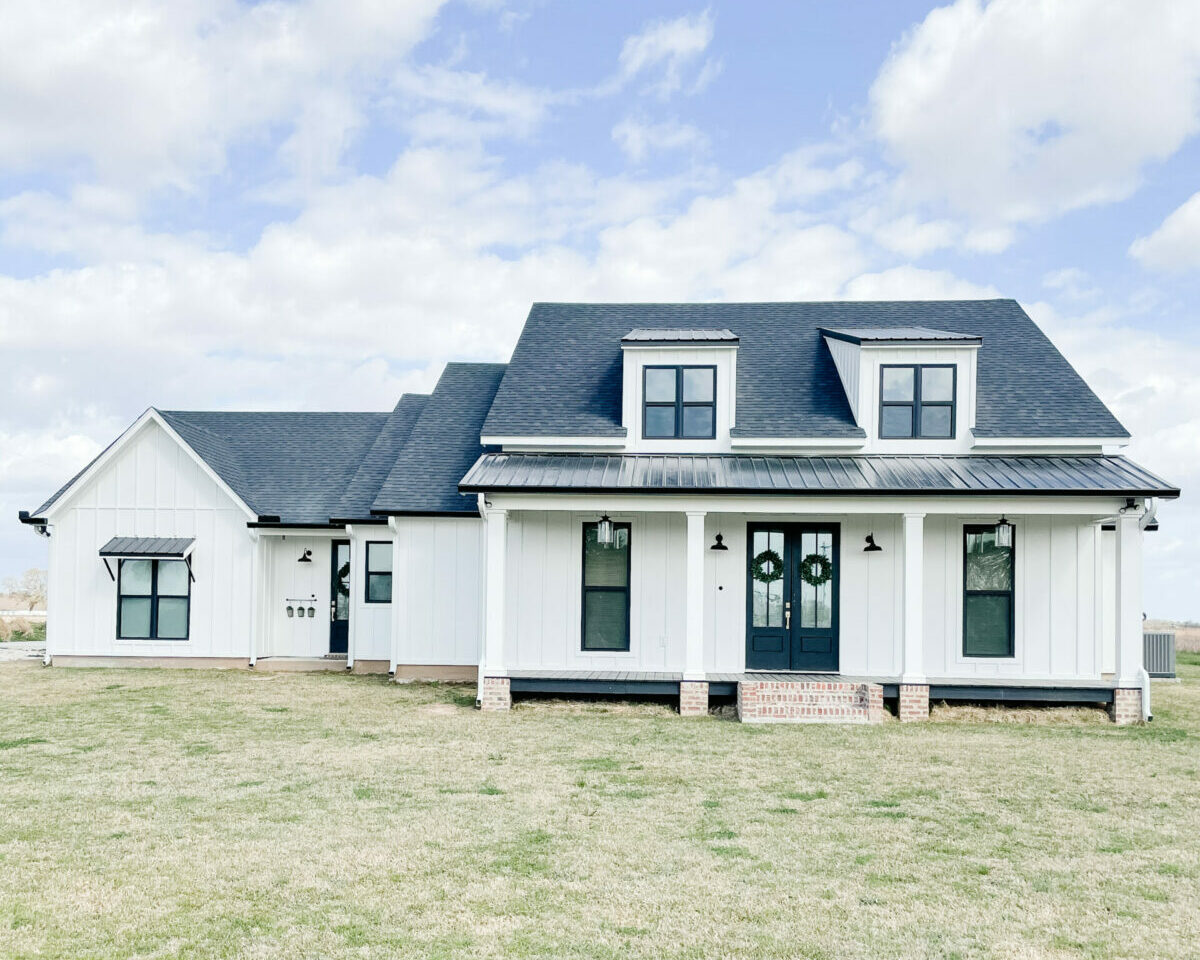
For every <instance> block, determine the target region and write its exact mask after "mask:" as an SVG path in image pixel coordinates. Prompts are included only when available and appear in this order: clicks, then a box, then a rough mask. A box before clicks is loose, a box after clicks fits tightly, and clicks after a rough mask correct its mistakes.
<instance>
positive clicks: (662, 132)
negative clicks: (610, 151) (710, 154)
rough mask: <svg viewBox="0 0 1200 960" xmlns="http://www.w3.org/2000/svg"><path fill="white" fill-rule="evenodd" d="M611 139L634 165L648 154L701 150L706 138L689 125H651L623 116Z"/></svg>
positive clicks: (667, 122) (706, 143)
mask: <svg viewBox="0 0 1200 960" xmlns="http://www.w3.org/2000/svg"><path fill="white" fill-rule="evenodd" d="M612 138H613V140H615V141H616V143H617V146H619V147H620V148H621V150H622V151H623V152H624V154H625V155H626V156H627V157H629V159H630V160H633V161H634V162H635V163H641V162H642V161H643V160H645V159H646V157H647V156H649V155H650V154H651V153H661V152H664V151H668V150H691V151H697V150H703V149H704V148H706V147H707V146H708V138H707V137H705V136H704V134H703V133H701V132H700V131H699V130H697V129H696V128H695V127H693V126H691V125H690V124H686V123H679V122H678V121H675V120H668V121H666V122H664V123H650V122H647V121H645V120H638V119H635V118H633V117H626V118H625V119H624V120H622V121H621V122H620V123H618V124H617V125H616V126H615V127H613V129H612Z"/></svg>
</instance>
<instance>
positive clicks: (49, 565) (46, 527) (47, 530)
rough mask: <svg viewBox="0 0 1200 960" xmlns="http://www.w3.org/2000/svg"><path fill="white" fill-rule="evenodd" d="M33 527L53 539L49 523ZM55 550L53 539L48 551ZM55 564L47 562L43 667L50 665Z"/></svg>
mask: <svg viewBox="0 0 1200 960" xmlns="http://www.w3.org/2000/svg"><path fill="white" fill-rule="evenodd" d="M33 529H34V532H35V533H37V535H38V536H39V537H45V538H46V539H47V540H50V539H51V537H50V525H49V524H45V525H43V526H38V527H34V528H33ZM53 550H54V545H53V541H51V544H50V551H48V552H52V551H53ZM53 566H54V565H53V564H52V563H47V564H46V567H47V571H46V650H45V652H44V653H43V654H42V666H43V667H48V666H50V590H51V580H50V575H49V574H50V568H52V567H53Z"/></svg>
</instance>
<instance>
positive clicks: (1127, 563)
mask: <svg viewBox="0 0 1200 960" xmlns="http://www.w3.org/2000/svg"><path fill="white" fill-rule="evenodd" d="M1140 519H1141V518H1140V517H1139V515H1138V514H1137V513H1134V512H1133V511H1129V512H1128V513H1123V514H1121V515H1120V516H1118V517H1117V629H1116V634H1117V671H1116V675H1115V677H1114V678H1113V679H1114V681H1115V683H1116V687H1117V689H1116V691H1115V695H1114V698H1113V719H1114V720H1116V721H1117V722H1118V723H1137V722H1139V721H1140V720H1141V719H1142V694H1141V690H1142V530H1141V525H1140V522H1139V521H1140Z"/></svg>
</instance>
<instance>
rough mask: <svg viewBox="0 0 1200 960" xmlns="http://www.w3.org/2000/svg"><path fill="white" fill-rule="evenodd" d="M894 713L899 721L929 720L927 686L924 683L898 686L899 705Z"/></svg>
mask: <svg viewBox="0 0 1200 960" xmlns="http://www.w3.org/2000/svg"><path fill="white" fill-rule="evenodd" d="M896 712H897V713H898V714H899V716H900V719H901V721H903V722H905V723H907V722H909V721H911V720H928V719H929V686H928V685H927V684H924V683H902V684H900V703H899V704H898V705H897V710H896Z"/></svg>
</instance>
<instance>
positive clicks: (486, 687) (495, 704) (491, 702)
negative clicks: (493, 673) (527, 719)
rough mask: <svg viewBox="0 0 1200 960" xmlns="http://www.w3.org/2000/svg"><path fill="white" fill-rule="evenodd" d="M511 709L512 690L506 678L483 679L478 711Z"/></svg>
mask: <svg viewBox="0 0 1200 960" xmlns="http://www.w3.org/2000/svg"><path fill="white" fill-rule="evenodd" d="M511 708H512V689H511V684H510V682H509V679H508V677H484V678H483V691H482V693H481V695H480V697H479V709H480V710H509V709H511Z"/></svg>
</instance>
